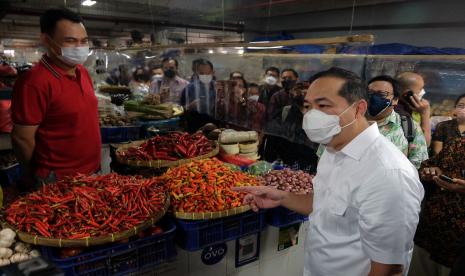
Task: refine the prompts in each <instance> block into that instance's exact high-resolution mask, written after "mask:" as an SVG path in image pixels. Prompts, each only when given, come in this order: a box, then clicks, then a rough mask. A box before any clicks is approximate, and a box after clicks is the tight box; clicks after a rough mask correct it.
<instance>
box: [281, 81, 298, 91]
mask: <svg viewBox="0 0 465 276" xmlns="http://www.w3.org/2000/svg"><path fill="white" fill-rule="evenodd" d="M295 83H296V81H295V80H283V81H282V82H281V85H282V86H283V88H284V90H286V91H289V90H291V89H292V88H293V87H294V85H295Z"/></svg>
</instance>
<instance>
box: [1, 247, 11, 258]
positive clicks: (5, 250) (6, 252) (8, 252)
mask: <svg viewBox="0 0 465 276" xmlns="http://www.w3.org/2000/svg"><path fill="white" fill-rule="evenodd" d="M11 255H13V250H11V249H9V248H0V259H8V258H9V257H11Z"/></svg>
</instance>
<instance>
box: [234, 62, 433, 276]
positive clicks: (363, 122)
mask: <svg viewBox="0 0 465 276" xmlns="http://www.w3.org/2000/svg"><path fill="white" fill-rule="evenodd" d="M305 101H306V104H307V105H308V106H309V107H310V111H308V112H307V113H306V114H305V116H304V120H303V129H304V130H305V132H306V134H307V136H308V137H309V138H310V140H312V141H313V142H316V143H322V144H325V145H326V150H325V152H324V153H323V155H322V157H321V159H320V162H319V164H318V168H317V174H316V176H315V178H314V179H313V187H314V193H313V194H311V195H295V194H292V193H289V192H284V191H279V190H275V189H273V188H271V187H243V188H236V190H237V191H242V192H247V193H248V194H247V195H246V197H245V198H244V202H245V203H247V204H250V205H251V207H252V209H253V210H255V211H257V210H258V209H259V208H273V207H276V206H279V205H282V206H284V207H286V208H288V209H291V210H294V211H297V212H299V213H302V214H310V226H309V231H308V236H307V240H306V244H305V247H306V254H305V269H304V275H306V276H323V275H328V276H337V275H341V276H342V275H343V276H359V275H369V276H381V275H383V276H384V275H406V273H407V271H408V266H409V263H410V259H411V254H412V250H413V237H414V234H415V230H416V227H417V224H418V216H419V212H420V204H421V200H422V199H423V195H424V190H423V187H422V184H421V182H420V180H419V178H418V173H417V171H416V169H415V167H414V166H413V165H412V164H411V163H410V161H409V160H408V159H407V158H406V157H405V155H403V154H402V152H400V151H399V150H397V148H396V147H395V146H394V145H393V144H392V143H391V142H389V141H388V140H387V139H386V138H385V137H384V136H382V135H381V134H380V133H379V130H378V127H377V125H376V123H373V124H372V125H370V124H369V123H368V121H367V119H366V118H365V113H366V111H367V90H366V87H365V86H364V85H363V83H362V81H361V80H360V78H359V77H358V76H356V75H355V74H354V73H352V72H349V71H346V70H344V69H340V68H331V69H330V70H328V71H324V72H321V73H319V74H317V75H316V76H315V77H314V81H313V82H312V84H311V86H310V88H309V90H308V93H307V95H306V98H305Z"/></svg>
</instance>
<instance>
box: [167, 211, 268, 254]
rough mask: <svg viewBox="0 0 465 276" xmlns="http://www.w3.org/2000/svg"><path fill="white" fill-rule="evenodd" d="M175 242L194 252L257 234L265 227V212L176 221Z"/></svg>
mask: <svg viewBox="0 0 465 276" xmlns="http://www.w3.org/2000/svg"><path fill="white" fill-rule="evenodd" d="M176 225H177V234H176V242H177V244H178V245H179V247H181V248H182V249H185V250H188V251H196V250H199V249H202V248H205V247H207V246H210V245H213V244H216V243H219V242H225V241H230V240H235V239H237V238H240V237H242V236H246V235H249V234H253V233H257V232H260V231H262V230H263V229H264V228H265V227H266V222H265V211H263V210H262V211H260V212H259V213H254V212H252V211H248V212H246V213H243V214H240V215H236V216H231V217H225V218H220V219H213V220H181V219H179V220H176Z"/></svg>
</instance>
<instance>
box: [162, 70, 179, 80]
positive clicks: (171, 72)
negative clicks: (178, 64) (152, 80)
mask: <svg viewBox="0 0 465 276" xmlns="http://www.w3.org/2000/svg"><path fill="white" fill-rule="evenodd" d="M163 74H164V75H165V77H167V78H169V79H172V78H174V76H176V72H175V71H174V70H173V69H167V70H164V71H163Z"/></svg>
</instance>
